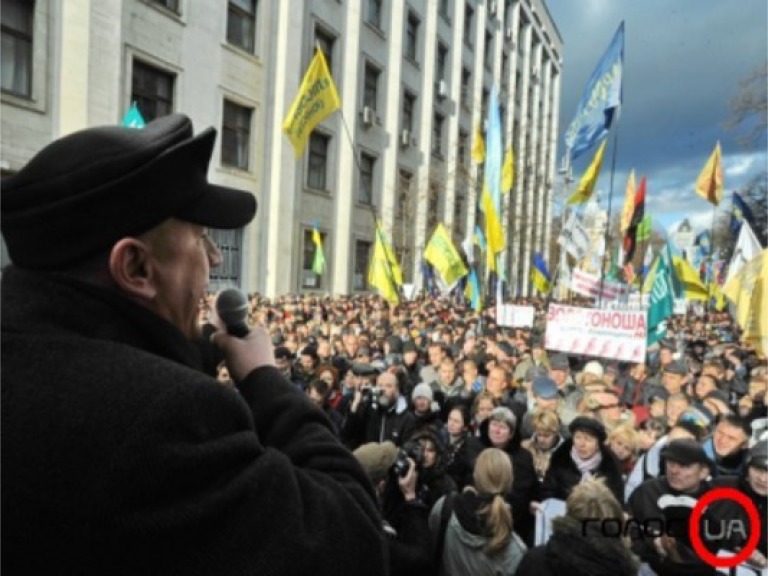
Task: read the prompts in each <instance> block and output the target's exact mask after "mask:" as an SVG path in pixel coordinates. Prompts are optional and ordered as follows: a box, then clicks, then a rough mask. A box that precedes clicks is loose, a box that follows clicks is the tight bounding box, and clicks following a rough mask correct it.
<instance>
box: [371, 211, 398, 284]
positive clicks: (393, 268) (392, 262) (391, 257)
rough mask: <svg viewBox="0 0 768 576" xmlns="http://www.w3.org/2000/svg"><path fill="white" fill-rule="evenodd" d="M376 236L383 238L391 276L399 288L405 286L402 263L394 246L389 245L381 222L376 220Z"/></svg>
mask: <svg viewBox="0 0 768 576" xmlns="http://www.w3.org/2000/svg"><path fill="white" fill-rule="evenodd" d="M376 235H377V237H379V238H381V244H382V245H383V246H384V254H385V255H386V256H387V262H388V263H389V269H390V275H391V276H392V280H393V281H394V283H395V286H397V287H399V286H402V285H403V270H402V269H401V268H400V263H399V262H398V261H397V258H396V257H395V251H394V250H393V249H392V245H391V244H390V243H389V239H388V238H387V235H386V234H385V233H384V227H383V226H382V224H381V220H379V219H378V218H377V219H376Z"/></svg>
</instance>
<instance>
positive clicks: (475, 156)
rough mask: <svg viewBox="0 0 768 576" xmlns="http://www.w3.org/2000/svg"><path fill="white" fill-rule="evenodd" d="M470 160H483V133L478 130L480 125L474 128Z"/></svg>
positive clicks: (480, 161) (481, 161)
mask: <svg viewBox="0 0 768 576" xmlns="http://www.w3.org/2000/svg"><path fill="white" fill-rule="evenodd" d="M472 160H474V161H475V164H482V163H483V162H485V140H483V134H482V132H480V126H478V127H477V130H475V141H474V143H473V144H472Z"/></svg>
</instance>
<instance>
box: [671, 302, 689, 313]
mask: <svg viewBox="0 0 768 576" xmlns="http://www.w3.org/2000/svg"><path fill="white" fill-rule="evenodd" d="M687 311H688V305H687V304H686V302H685V298H675V304H674V307H673V309H672V314H682V315H683V316H685V313H686V312H687Z"/></svg>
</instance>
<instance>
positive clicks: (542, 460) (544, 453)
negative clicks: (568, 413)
mask: <svg viewBox="0 0 768 576" xmlns="http://www.w3.org/2000/svg"><path fill="white" fill-rule="evenodd" d="M564 442H565V439H564V438H563V437H562V436H559V435H558V437H557V441H556V442H555V443H554V444H552V448H550V449H549V450H542V449H541V448H539V446H538V444H536V434H534V435H533V436H531V437H530V438H529V439H528V440H523V441H522V442H521V443H520V446H522V447H523V448H525V449H526V450H528V452H530V453H531V456H533V467H534V469H535V470H536V476H537V477H538V479H539V481H540V482H541V481H543V480H544V476H546V474H547V469H549V462H550V460H551V459H552V454H554V452H555V450H557V449H558V448H559V447H560V445H561V444H563V443H564Z"/></svg>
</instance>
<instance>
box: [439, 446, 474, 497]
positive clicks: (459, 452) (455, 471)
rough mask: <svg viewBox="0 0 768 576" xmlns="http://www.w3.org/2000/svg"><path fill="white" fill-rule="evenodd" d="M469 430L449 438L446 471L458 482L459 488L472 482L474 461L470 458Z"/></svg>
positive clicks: (461, 488) (457, 486)
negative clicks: (457, 436) (454, 437)
mask: <svg viewBox="0 0 768 576" xmlns="http://www.w3.org/2000/svg"><path fill="white" fill-rule="evenodd" d="M469 442H470V436H469V432H465V433H464V434H462V435H461V436H460V437H459V438H456V439H455V440H453V441H451V440H450V439H449V441H448V445H447V447H446V467H445V472H446V474H448V475H449V476H450V477H451V478H453V481H454V482H455V483H456V488H457V489H458V490H463V489H464V486H467V485H468V484H471V483H472V471H473V470H472V468H473V467H472V463H471V462H470V460H469Z"/></svg>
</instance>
